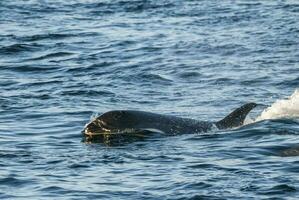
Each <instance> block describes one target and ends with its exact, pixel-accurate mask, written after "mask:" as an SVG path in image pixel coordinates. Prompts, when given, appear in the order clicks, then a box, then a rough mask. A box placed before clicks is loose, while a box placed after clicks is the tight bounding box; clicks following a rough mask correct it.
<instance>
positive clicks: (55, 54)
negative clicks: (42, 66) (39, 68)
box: [30, 52, 73, 60]
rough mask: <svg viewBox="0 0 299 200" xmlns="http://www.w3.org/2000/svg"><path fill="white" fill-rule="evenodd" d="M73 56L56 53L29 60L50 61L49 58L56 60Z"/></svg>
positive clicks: (66, 53) (68, 53) (65, 53)
mask: <svg viewBox="0 0 299 200" xmlns="http://www.w3.org/2000/svg"><path fill="white" fill-rule="evenodd" d="M70 55H73V53H70V52H56V53H50V54H47V55H43V56H40V57H37V58H32V59H30V60H44V59H50V58H57V57H65V56H70Z"/></svg>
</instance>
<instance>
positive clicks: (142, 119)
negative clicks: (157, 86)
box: [83, 103, 257, 139]
mask: <svg viewBox="0 0 299 200" xmlns="http://www.w3.org/2000/svg"><path fill="white" fill-rule="evenodd" d="M256 106H257V104H256V103H247V104H245V105H243V106H241V107H239V108H237V109H236V110H234V111H233V112H231V113H230V114H229V115H227V116H226V117H225V118H223V119H222V120H220V121H216V122H208V121H198V120H195V119H189V118H181V117H176V116H171V115H162V114H156V113H151V112H144V111H136V110H114V111H109V112H106V113H104V114H102V115H100V116H99V117H97V118H95V119H94V120H92V121H91V122H90V123H88V124H87V125H86V126H85V128H84V130H83V134H84V135H85V136H86V137H89V138H93V137H97V138H98V137H101V138H102V139H105V138H109V137H112V136H115V135H121V136H122V138H123V137H126V136H132V133H134V134H133V135H134V136H138V137H144V134H145V132H148V131H152V132H160V133H163V134H167V135H177V134H186V133H190V134H192V133H202V132H207V131H209V130H211V129H212V128H213V127H216V128H218V129H228V128H234V127H238V126H241V125H243V123H244V120H245V118H246V116H247V114H248V113H249V112H250V111H251V110H252V109H253V108H254V107H256ZM141 133H142V134H141Z"/></svg>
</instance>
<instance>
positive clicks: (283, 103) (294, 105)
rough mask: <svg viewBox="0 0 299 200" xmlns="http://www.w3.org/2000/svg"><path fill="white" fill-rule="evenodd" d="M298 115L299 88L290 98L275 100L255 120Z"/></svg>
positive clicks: (295, 116)
mask: <svg viewBox="0 0 299 200" xmlns="http://www.w3.org/2000/svg"><path fill="white" fill-rule="evenodd" d="M297 117H299V89H296V90H295V92H294V93H293V94H292V95H291V96H290V97H289V98H287V99H283V100H277V101H276V102H274V103H273V104H272V105H271V106H270V107H268V108H266V109H265V110H264V111H263V112H262V113H261V115H260V116H258V117H257V118H256V120H255V121H260V120H265V119H277V118H297Z"/></svg>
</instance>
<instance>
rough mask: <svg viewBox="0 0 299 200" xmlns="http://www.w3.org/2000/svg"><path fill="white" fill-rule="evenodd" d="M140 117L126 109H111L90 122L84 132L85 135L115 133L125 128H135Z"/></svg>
mask: <svg viewBox="0 0 299 200" xmlns="http://www.w3.org/2000/svg"><path fill="white" fill-rule="evenodd" d="M136 124H138V118H137V117H135V116H134V115H132V114H130V113H129V112H126V111H110V112H106V113H104V114H103V115H101V116H99V117H97V118H96V119H94V120H92V121H91V122H89V123H88V124H87V125H86V126H85V128H84V130H83V132H84V134H85V135H90V136H91V135H97V134H103V133H111V132H113V133H115V132H119V131H122V130H124V129H129V128H134V127H136Z"/></svg>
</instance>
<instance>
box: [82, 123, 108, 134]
mask: <svg viewBox="0 0 299 200" xmlns="http://www.w3.org/2000/svg"><path fill="white" fill-rule="evenodd" d="M82 132H83V133H84V134H85V135H89V136H92V135H96V134H102V133H107V132H110V130H109V129H108V128H107V127H106V125H105V123H104V122H102V121H99V120H94V121H92V122H90V123H88V124H87V125H86V126H85V128H84V130H83V131H82Z"/></svg>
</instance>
